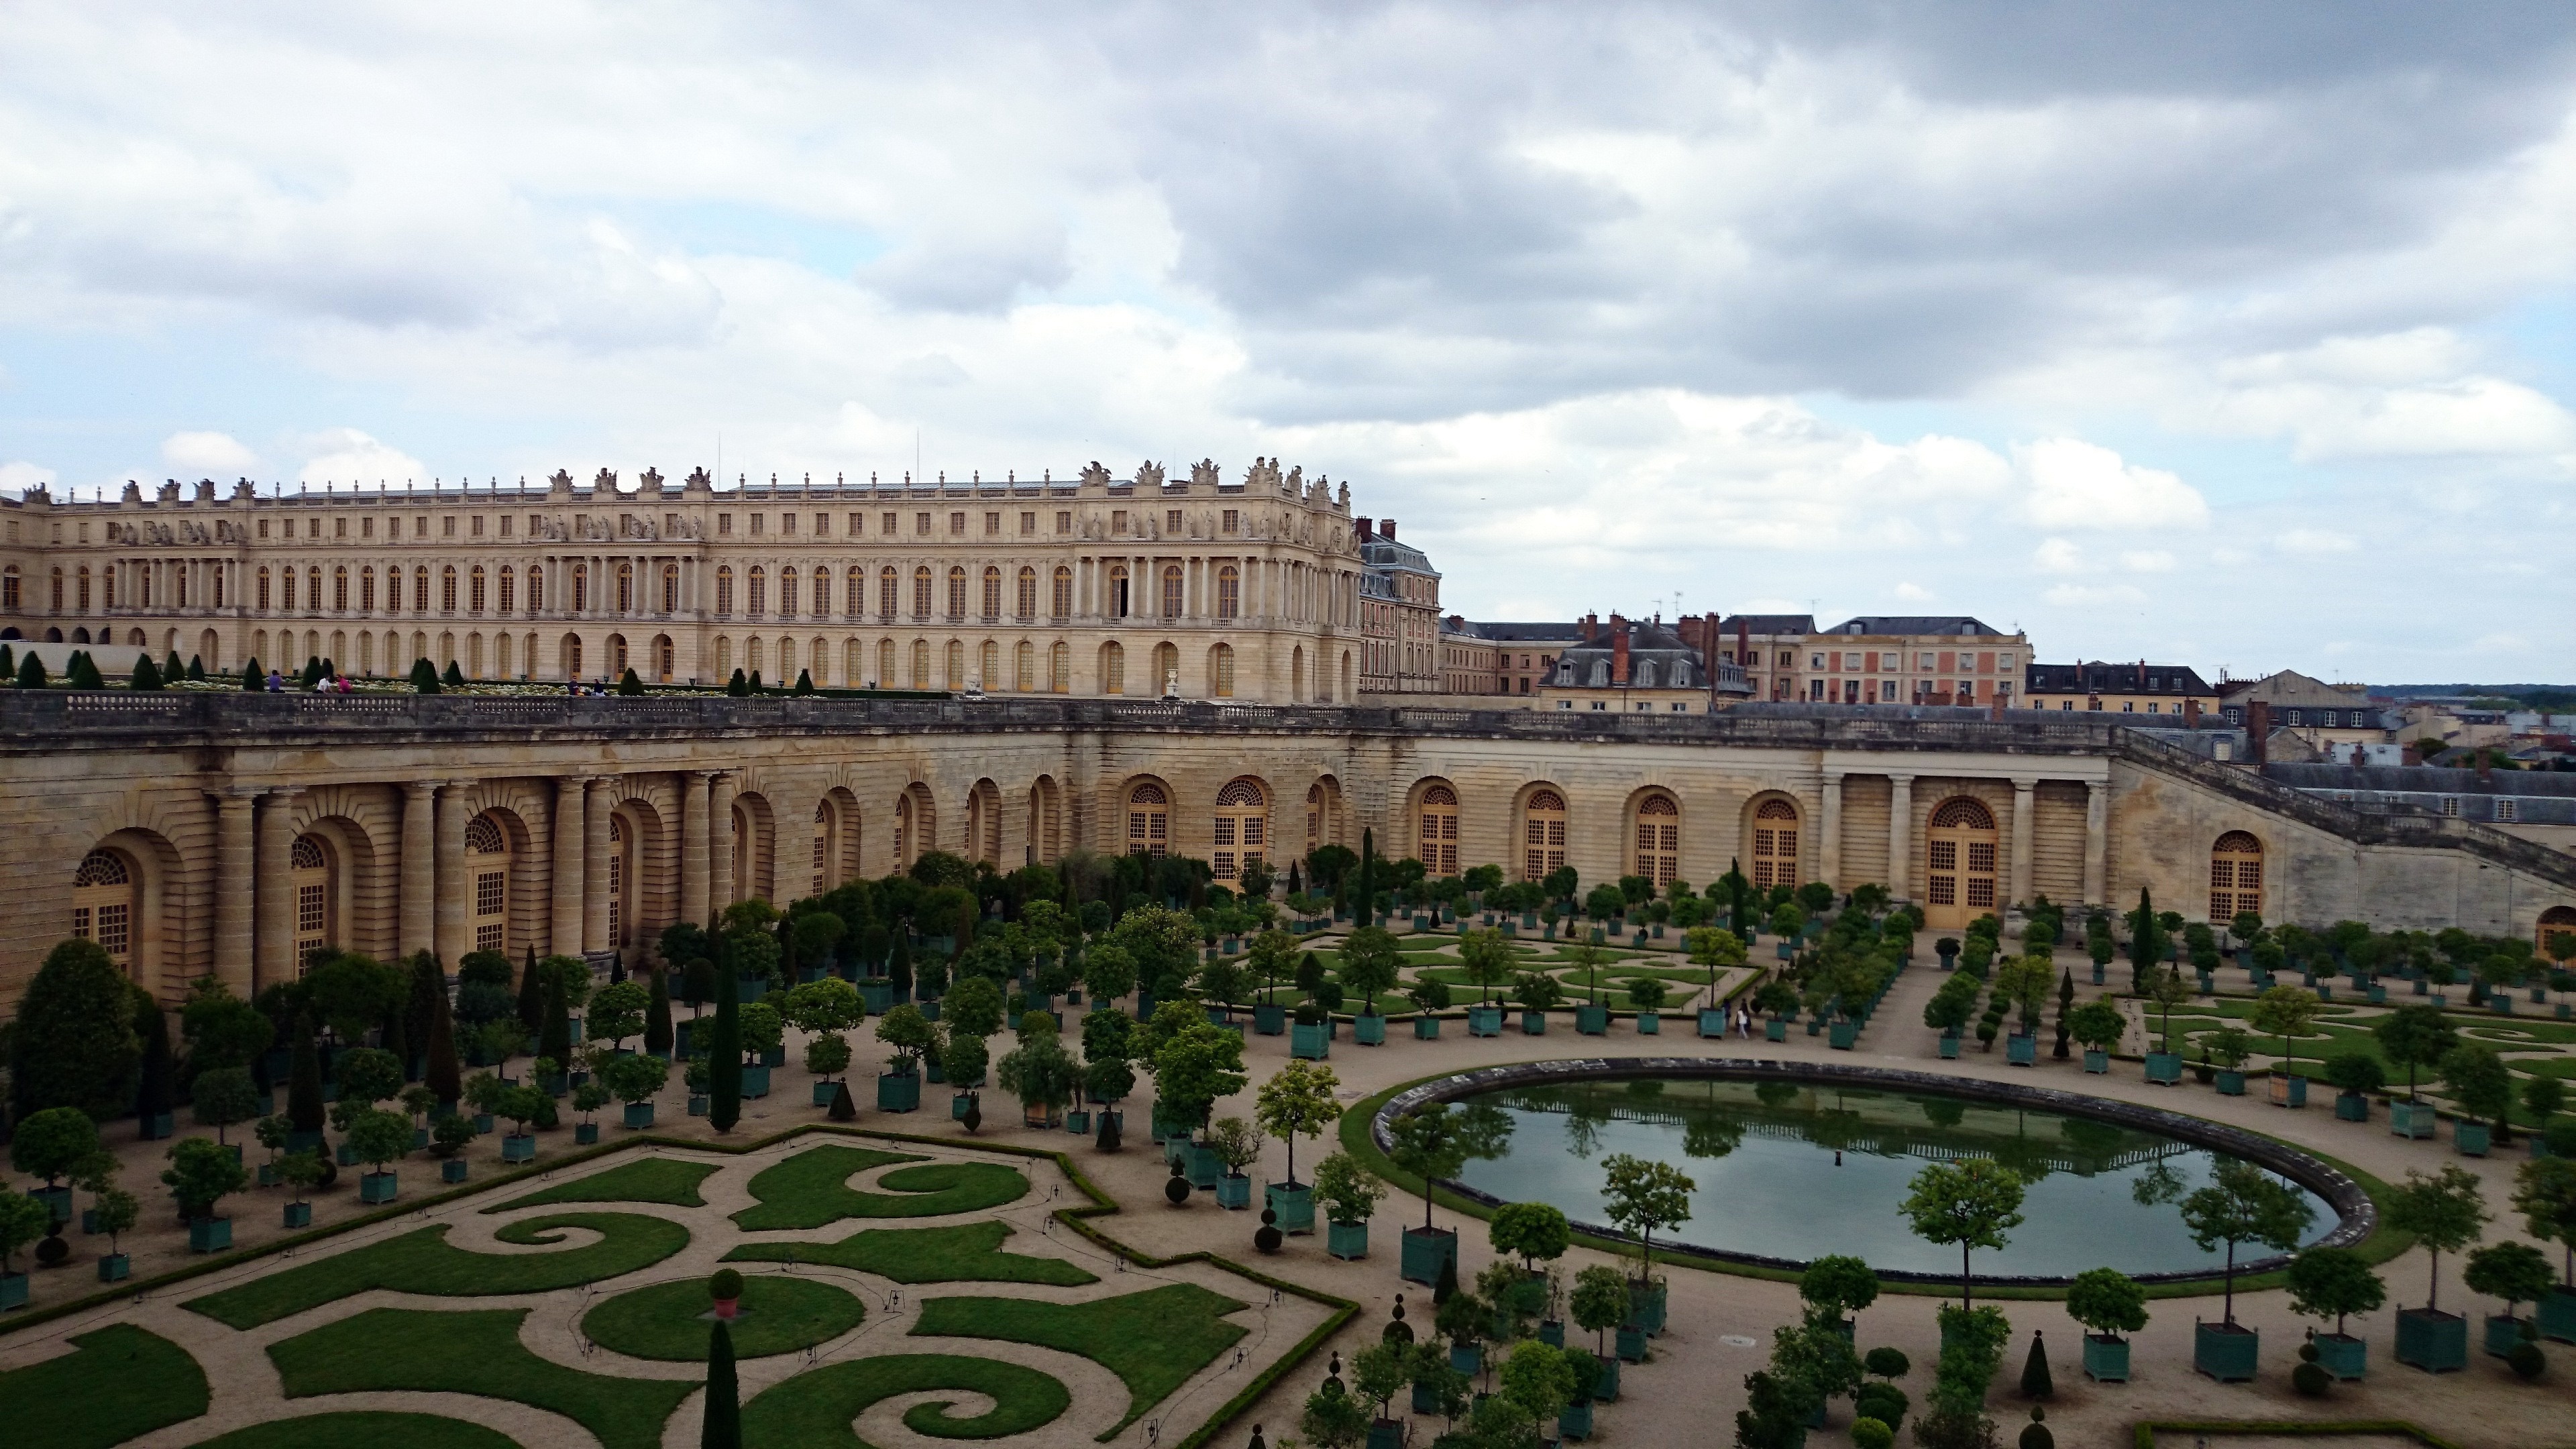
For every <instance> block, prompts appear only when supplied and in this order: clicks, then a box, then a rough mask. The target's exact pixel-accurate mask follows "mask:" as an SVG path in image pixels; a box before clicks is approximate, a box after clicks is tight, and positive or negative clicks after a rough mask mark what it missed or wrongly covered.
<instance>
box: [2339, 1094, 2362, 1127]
mask: <svg viewBox="0 0 2576 1449" xmlns="http://www.w3.org/2000/svg"><path fill="white" fill-rule="evenodd" d="M2335 1119H2336V1120H2337V1121H2341V1122H2367V1121H2369V1120H2370V1098H2368V1097H2366V1096H2364V1095H2362V1094H2361V1093H2359V1092H2337V1093H2335Z"/></svg>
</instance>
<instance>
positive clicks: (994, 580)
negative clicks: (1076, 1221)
mask: <svg viewBox="0 0 2576 1449" xmlns="http://www.w3.org/2000/svg"><path fill="white" fill-rule="evenodd" d="M984 617H985V618H986V619H998V618H1000V617H1002V571H1001V570H1000V569H997V568H995V567H993V566H992V565H991V564H986V565H985V566H984Z"/></svg>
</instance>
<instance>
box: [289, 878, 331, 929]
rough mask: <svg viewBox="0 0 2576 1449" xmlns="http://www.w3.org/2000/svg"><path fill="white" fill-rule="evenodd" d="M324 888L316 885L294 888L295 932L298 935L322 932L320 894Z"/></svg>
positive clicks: (321, 901) (321, 902)
mask: <svg viewBox="0 0 2576 1449" xmlns="http://www.w3.org/2000/svg"><path fill="white" fill-rule="evenodd" d="M325 889H326V887H323V886H318V885H309V886H297V887H296V888H295V934H297V935H299V936H319V935H321V934H322V920H323V900H322V895H323V891H324V890H325Z"/></svg>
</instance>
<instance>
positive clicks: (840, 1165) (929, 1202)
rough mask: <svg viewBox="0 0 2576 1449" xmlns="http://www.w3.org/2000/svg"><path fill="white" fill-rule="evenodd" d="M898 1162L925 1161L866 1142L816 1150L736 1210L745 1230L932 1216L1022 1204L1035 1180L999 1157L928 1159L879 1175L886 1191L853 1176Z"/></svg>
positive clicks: (791, 1161) (770, 1175) (769, 1173)
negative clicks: (861, 1185)
mask: <svg viewBox="0 0 2576 1449" xmlns="http://www.w3.org/2000/svg"><path fill="white" fill-rule="evenodd" d="M890 1162H921V1159H920V1158H919V1157H917V1156H914V1155H912V1154H908V1153H899V1152H878V1151H875V1150H873V1149H870V1148H866V1147H840V1146H831V1147H811V1148H807V1149H806V1150H805V1151H803V1152H799V1153H797V1154H796V1155H795V1156H793V1157H791V1158H788V1159H787V1160H786V1161H784V1162H782V1163H779V1164H778V1165H777V1166H775V1167H769V1168H764V1169H762V1170H761V1171H760V1172H759V1173H758V1174H756V1175H754V1176H753V1178H752V1179H751V1195H752V1196H753V1197H756V1198H758V1199H760V1202H759V1204H758V1205H757V1206H755V1207H747V1208H744V1209H743V1210H742V1211H741V1212H738V1213H735V1214H734V1215H733V1220H734V1225H735V1226H736V1227H739V1228H741V1229H742V1230H743V1231H745V1232H753V1233H757V1232H767V1231H772V1230H775V1229H780V1228H819V1227H822V1226H823V1225H824V1224H826V1223H834V1222H838V1221H840V1220H841V1219H843V1218H931V1217H944V1216H946V1215H947V1214H950V1213H967V1212H978V1211H981V1210H982V1209H984V1208H992V1207H1000V1206H1001V1205H1002V1204H1004V1203H1008V1202H1017V1201H1018V1200H1019V1199H1020V1198H1022V1197H1023V1196H1025V1195H1027V1193H1028V1190H1029V1179H1028V1176H1027V1175H1026V1174H1025V1173H1022V1172H1020V1171H1019V1170H1018V1169H1016V1168H1010V1167H1004V1166H1001V1165H1000V1164H998V1163H992V1162H921V1165H920V1166H918V1167H905V1168H899V1169H897V1170H896V1171H893V1172H889V1173H887V1174H886V1175H885V1176H883V1177H881V1178H879V1179H877V1182H878V1185H879V1186H881V1187H883V1188H884V1189H886V1190H885V1191H883V1192H862V1191H860V1190H859V1189H857V1188H854V1187H851V1186H850V1185H849V1181H850V1178H851V1177H852V1176H853V1175H854V1174H857V1173H861V1172H865V1171H867V1170H868V1169H870V1168H872V1167H883V1166H885V1165H886V1164H887V1163H890Z"/></svg>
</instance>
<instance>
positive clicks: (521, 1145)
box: [501, 1133, 537, 1162]
mask: <svg viewBox="0 0 2576 1449" xmlns="http://www.w3.org/2000/svg"><path fill="white" fill-rule="evenodd" d="M501 1160H502V1161H503V1162H534V1161H536V1160H537V1139H536V1136H535V1135H534V1134H533V1133H519V1134H514V1135H511V1136H508V1137H504V1138H502V1139H501Z"/></svg>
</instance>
